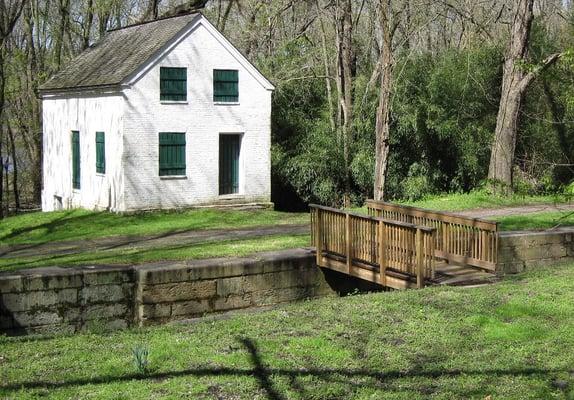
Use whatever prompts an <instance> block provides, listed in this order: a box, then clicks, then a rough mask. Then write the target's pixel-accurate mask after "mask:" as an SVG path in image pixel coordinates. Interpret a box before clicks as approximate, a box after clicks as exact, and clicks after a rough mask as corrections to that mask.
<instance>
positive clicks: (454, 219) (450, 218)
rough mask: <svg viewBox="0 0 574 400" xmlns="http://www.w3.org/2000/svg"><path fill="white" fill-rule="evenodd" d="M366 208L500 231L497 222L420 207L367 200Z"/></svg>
mask: <svg viewBox="0 0 574 400" xmlns="http://www.w3.org/2000/svg"><path fill="white" fill-rule="evenodd" d="M366 206H367V209H368V208H373V209H375V210H380V209H383V208H387V209H388V208H392V209H393V211H396V212H400V213H401V214H405V215H410V216H412V217H421V218H432V219H438V220H441V221H444V222H449V223H453V224H460V225H466V226H473V227H476V228H479V229H484V230H488V231H492V232H496V231H498V222H496V221H489V220H487V219H482V218H471V217H464V216H462V215H458V214H455V213H451V212H447V211H434V210H426V209H424V208H420V207H413V206H403V205H398V204H393V203H388V202H386V201H377V200H367V202H366Z"/></svg>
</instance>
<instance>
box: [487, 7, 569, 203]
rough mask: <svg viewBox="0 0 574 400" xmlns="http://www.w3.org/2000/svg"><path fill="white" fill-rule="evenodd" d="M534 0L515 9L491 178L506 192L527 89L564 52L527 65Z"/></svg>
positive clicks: (494, 143) (497, 121)
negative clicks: (533, 64)
mask: <svg viewBox="0 0 574 400" xmlns="http://www.w3.org/2000/svg"><path fill="white" fill-rule="evenodd" d="M533 5H534V0H517V1H516V4H515V7H514V9H513V11H514V12H513V20H512V25H511V32H510V42H509V44H508V49H507V51H506V56H505V60H504V67H503V78H502V92H501V96H500V105H499V108H498V116H497V119H496V130H495V134H494V141H493V143H492V148H491V156H490V166H489V169H488V179H489V180H490V181H491V182H492V183H493V185H494V186H495V187H498V186H499V185H500V186H501V189H502V190H503V192H506V193H508V192H510V191H511V190H512V189H511V188H512V167H513V164H514V153H515V149H516V136H517V133H518V122H519V120H518V116H519V112H520V105H521V102H522V97H523V95H524V92H525V91H526V89H527V88H528V85H529V84H530V83H531V82H532V81H533V80H534V78H535V77H536V76H537V75H538V74H539V73H540V72H541V71H542V70H544V69H545V68H548V67H549V66H550V65H552V64H554V63H555V62H556V61H557V60H558V59H559V58H560V57H561V56H562V53H555V54H552V55H550V56H548V57H547V58H546V59H545V60H544V61H543V62H542V63H541V64H540V65H537V66H535V67H532V68H530V70H528V68H526V65H527V63H528V54H527V53H528V40H529V35H530V30H531V27H532V20H533V17H534V15H533Z"/></svg>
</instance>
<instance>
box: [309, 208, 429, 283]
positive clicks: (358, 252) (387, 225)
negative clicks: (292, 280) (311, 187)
mask: <svg viewBox="0 0 574 400" xmlns="http://www.w3.org/2000/svg"><path fill="white" fill-rule="evenodd" d="M309 207H310V209H311V222H312V224H311V226H312V230H311V237H312V242H313V244H314V245H315V248H316V250H317V265H321V266H327V264H332V262H333V260H334V259H335V260H336V259H344V263H342V264H341V263H339V264H338V265H339V267H338V268H344V269H343V270H344V271H345V273H347V274H349V275H355V276H357V274H358V273H359V272H360V271H355V269H356V268H361V265H365V264H367V265H372V266H374V267H378V270H379V271H378V272H379V273H378V279H377V280H376V281H377V282H378V283H381V284H382V285H386V284H387V270H392V271H396V272H400V273H403V274H407V275H411V276H413V277H416V280H417V286H418V287H422V286H424V282H425V279H429V278H431V277H433V275H434V259H435V257H434V242H435V233H436V228H434V227H428V226H423V225H416V224H411V223H407V222H401V221H395V220H390V219H386V218H381V217H374V216H367V215H362V214H359V213H356V212H352V211H344V210H338V209H335V208H331V207H325V206H320V205H315V204H311V205H310V206H309ZM329 258H330V261H329V262H326V261H325V260H326V259H329ZM337 262H338V261H337ZM339 270H340V269H339Z"/></svg>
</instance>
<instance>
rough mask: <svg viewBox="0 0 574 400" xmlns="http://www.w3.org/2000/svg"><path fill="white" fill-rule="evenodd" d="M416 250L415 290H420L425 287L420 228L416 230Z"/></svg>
mask: <svg viewBox="0 0 574 400" xmlns="http://www.w3.org/2000/svg"><path fill="white" fill-rule="evenodd" d="M415 248H416V271H417V288H419V289H422V288H423V287H424V286H425V276H424V263H423V234H422V231H421V229H420V228H417V233H416V237H415Z"/></svg>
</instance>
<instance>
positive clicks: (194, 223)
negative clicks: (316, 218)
mask: <svg viewBox="0 0 574 400" xmlns="http://www.w3.org/2000/svg"><path fill="white" fill-rule="evenodd" d="M308 222H309V215H308V214H307V213H285V212H278V211H271V210H251V211H237V210H215V209H197V210H187V211H180V212H177V211H171V212H170V211H164V212H146V213H138V214H131V215H121V214H113V213H108V212H92V211H86V210H79V209H78V210H71V211H59V212H52V213H40V212H38V213H30V214H23V215H18V216H15V217H10V218H6V219H4V220H2V221H1V223H0V243H1V244H32V243H34V244H37V243H46V242H54V241H60V240H82V239H94V238H98V237H105V236H119V235H122V236H123V235H138V236H141V235H158V234H162V233H167V232H178V231H186V230H198V229H229V228H244V227H250V226H262V225H277V224H304V223H308Z"/></svg>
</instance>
